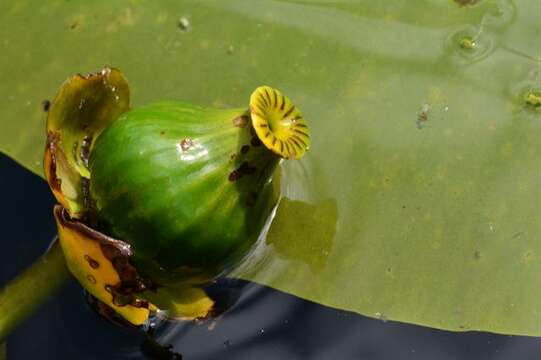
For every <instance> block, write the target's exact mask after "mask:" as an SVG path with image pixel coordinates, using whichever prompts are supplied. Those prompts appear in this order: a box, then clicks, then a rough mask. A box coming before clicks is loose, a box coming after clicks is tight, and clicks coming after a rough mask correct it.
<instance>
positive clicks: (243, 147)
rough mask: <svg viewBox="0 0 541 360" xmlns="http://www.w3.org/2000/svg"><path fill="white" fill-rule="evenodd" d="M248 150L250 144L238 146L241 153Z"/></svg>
mask: <svg viewBox="0 0 541 360" xmlns="http://www.w3.org/2000/svg"><path fill="white" fill-rule="evenodd" d="M248 151H250V145H242V147H241V148H240V152H241V154H246V153H247V152H248Z"/></svg>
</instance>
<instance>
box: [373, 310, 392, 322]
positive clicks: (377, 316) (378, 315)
mask: <svg viewBox="0 0 541 360" xmlns="http://www.w3.org/2000/svg"><path fill="white" fill-rule="evenodd" d="M374 315H375V316H376V318H377V319H378V320H381V321H383V322H387V321H388V320H389V319H388V318H387V316H386V315H385V314H384V313H380V312H379V311H378V312H376V313H374Z"/></svg>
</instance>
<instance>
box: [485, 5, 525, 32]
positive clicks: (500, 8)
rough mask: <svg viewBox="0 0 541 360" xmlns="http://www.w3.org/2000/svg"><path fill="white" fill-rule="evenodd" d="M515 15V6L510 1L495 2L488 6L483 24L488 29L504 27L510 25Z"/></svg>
mask: <svg viewBox="0 0 541 360" xmlns="http://www.w3.org/2000/svg"><path fill="white" fill-rule="evenodd" d="M516 14H517V8H516V5H515V4H514V3H513V1H512V0H497V1H494V2H492V3H491V4H490V7H489V8H488V11H487V13H486V15H485V16H484V17H483V24H484V25H486V26H490V27H506V26H509V25H511V24H512V23H513V22H514V20H515V18H516Z"/></svg>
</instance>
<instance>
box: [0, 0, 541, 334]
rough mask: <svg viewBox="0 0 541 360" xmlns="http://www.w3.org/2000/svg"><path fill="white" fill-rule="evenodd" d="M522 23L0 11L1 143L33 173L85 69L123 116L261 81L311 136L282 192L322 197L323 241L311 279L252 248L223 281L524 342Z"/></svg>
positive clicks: (405, 11)
mask: <svg viewBox="0 0 541 360" xmlns="http://www.w3.org/2000/svg"><path fill="white" fill-rule="evenodd" d="M540 14H541V4H540V3H539V2H537V1H535V0H520V1H515V2H512V1H507V0H492V1H491V0H486V1H480V2H478V3H477V4H475V6H459V5H458V4H457V3H456V2H454V1H447V2H438V3H436V2H431V1H419V2H405V1H393V2H374V1H370V0H366V1H362V2H359V3H356V4H353V3H348V2H337V3H329V2H322V1H317V2H307V1H268V2H260V3H257V4H255V3H253V2H251V1H247V0H245V1H242V0H238V1H228V2H222V1H208V2H204V3H201V2H196V1H186V2H182V3H177V2H172V1H171V2H160V3H144V4H143V3H141V2H134V1H118V2H115V3H110V2H93V3H83V2H77V1H72V2H64V1H52V2H48V3H47V4H37V5H36V4H34V3H32V2H29V1H17V2H4V3H2V4H1V5H0V34H1V37H0V51H1V52H2V53H3V54H5V56H2V57H0V68H1V69H2V72H1V73H0V80H1V81H2V85H1V86H0V121H1V122H2V123H1V124H2V131H1V132H0V147H1V149H2V151H4V152H6V153H7V154H9V155H11V156H13V157H14V158H15V159H17V161H19V162H21V163H22V164H24V165H25V166H26V167H28V168H30V169H31V170H33V171H35V172H38V173H39V172H40V171H41V170H40V169H41V163H40V162H41V156H42V151H43V144H44V141H45V131H44V121H45V112H44V110H43V105H42V103H43V101H44V100H47V99H51V97H52V96H53V95H54V93H55V92H56V89H57V88H58V86H59V85H60V83H61V82H62V81H63V80H64V79H65V78H67V77H68V76H69V75H71V74H74V73H77V72H91V71H96V70H98V69H101V68H102V67H103V66H104V65H110V66H115V67H117V68H120V69H121V70H122V71H123V72H124V73H125V74H126V77H127V78H128V81H129V83H130V86H131V94H132V95H133V96H132V103H133V105H134V106H139V105H142V104H146V103H149V102H152V101H156V100H164V99H180V100H185V101H190V102H193V103H199V104H203V105H212V106H218V107H232V106H243V105H244V104H247V102H248V96H249V94H250V92H251V90H252V89H254V88H255V87H257V86H259V85H262V84H268V85H270V86H274V87H277V88H279V89H281V90H282V91H284V93H287V94H288V96H290V97H291V98H292V99H294V101H295V103H296V104H297V105H298V106H299V107H300V108H302V110H303V115H304V117H305V119H306V121H307V123H308V124H309V125H310V127H311V129H312V147H311V150H310V152H309V154H308V155H307V156H306V157H305V158H304V159H303V160H302V161H301V163H300V164H294V163H292V162H286V163H284V165H283V181H282V186H283V193H284V195H285V196H286V197H287V198H288V199H290V200H291V201H298V202H304V203H306V204H309V205H312V206H317V204H318V203H319V202H321V201H324V200H325V199H332V200H334V201H335V202H336V207H335V208H334V207H328V211H329V213H328V217H329V218H330V217H332V216H333V214H335V215H336V216H337V219H336V227H335V229H336V231H335V233H334V236H333V238H332V240H331V243H332V244H329V243H328V241H329V240H328V239H326V240H325V243H323V242H318V241H319V240H318V238H317V237H313V244H312V247H311V249H316V248H317V247H319V248H320V249H321V251H329V250H327V249H330V251H329V253H328V256H327V258H326V261H325V262H318V264H319V263H322V264H324V265H323V266H321V269H320V270H318V271H314V270H313V266H310V264H309V261H308V263H307V261H306V256H312V255H308V254H309V252H308V254H303V256H298V257H296V256H293V258H291V257H285V256H283V254H284V250H280V247H279V246H276V249H274V248H273V246H274V245H276V244H277V243H276V242H275V243H274V245H273V244H267V243H264V242H263V243H262V244H261V246H260V247H259V248H258V249H257V252H256V253H254V255H253V256H254V258H253V259H252V260H251V262H249V264H248V265H251V267H250V266H247V264H244V265H243V266H242V267H241V268H240V269H239V271H238V272H237V273H236V274H237V275H238V276H241V277H244V278H247V279H250V280H254V281H256V282H259V283H262V284H264V285H269V286H271V287H274V288H276V289H280V290H283V291H285V292H288V293H291V294H294V295H297V296H299V297H302V298H305V299H309V300H313V301H316V302H318V303H321V304H324V305H327V306H332V307H337V308H342V309H346V310H352V311H355V312H358V313H361V314H364V315H368V316H372V317H381V316H382V314H383V316H385V318H387V319H390V320H398V321H405V322H411V323H416V324H422V325H428V326H433V327H438V328H443V329H451V330H456V331H465V330H474V329H480V330H488V331H494V332H502V333H513V334H528V335H541V325H540V324H541V304H540V303H539V301H538V299H539V296H540V295H541V288H540V287H539V286H537V284H539V281H540V279H541V262H540V261H539V258H540V256H541V238H540V237H539V236H540V235H539V234H541V231H540V230H541V222H540V221H539V214H540V213H541V201H540V200H539V198H540V195H541V191H540V190H541V188H540V185H539V184H541V171H539V170H540V169H539V154H540V153H541V142H539V140H538V139H539V131H540V129H541V114H540V112H539V107H538V106H535V104H536V101H537V100H536V97H535V96H534V95H535V94H536V93H537V92H538V91H539V88H540V87H541V69H540V59H539V56H540V51H541V48H540V45H539V41H538V34H539V31H540V30H541V29H540V25H539V21H538V19H539V15H540ZM44 19H55V20H54V21H52V20H51V21H44ZM179 19H184V20H186V21H184V20H182V21H180V20H179ZM179 21H180V22H179ZM180 23H182V24H188V25H187V26H183V27H184V28H179V24H180ZM532 94H534V95H532ZM530 95H532V96H530ZM532 102H533V103H532ZM279 211H280V209H279ZM295 211H296V210H291V209H290V210H288V212H289V216H285V217H284V214H282V215H281V219H282V220H281V221H282V222H281V224H282V225H281V226H280V227H279V228H274V229H270V230H269V231H270V233H271V234H272V235H273V237H278V238H279V237H280V236H286V234H287V237H288V240H289V241H290V245H288V249H287V250H286V253H288V251H292V253H294V251H293V250H291V249H302V246H301V244H299V243H296V241H306V238H305V237H303V236H299V237H294V236H291V235H290V233H289V231H290V230H291V229H292V228H294V224H295V223H294V222H295V217H296V213H295ZM318 216H324V215H322V214H321V213H319V214H318ZM285 218H289V219H290V222H288V221H287V220H284V219H285ZM321 224H322V225H321V226H325V229H327V228H328V223H326V222H321ZM313 226H314V228H312V229H311V230H310V231H312V232H316V233H317V232H319V228H318V226H319V225H318V224H314V225H313ZM299 231H301V230H299ZM284 243H285V242H283V241H282V242H278V244H284ZM289 247H290V248H289ZM280 252H282V255H281V254H280ZM314 256H316V257H317V256H320V255H319V254H318V255H314ZM314 261H316V260H314ZM316 262H317V261H316Z"/></svg>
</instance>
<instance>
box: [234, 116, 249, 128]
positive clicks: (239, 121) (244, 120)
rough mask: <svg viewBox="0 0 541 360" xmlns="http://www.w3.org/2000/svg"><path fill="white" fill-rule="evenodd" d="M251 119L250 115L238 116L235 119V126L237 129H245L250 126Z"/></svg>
mask: <svg viewBox="0 0 541 360" xmlns="http://www.w3.org/2000/svg"><path fill="white" fill-rule="evenodd" d="M249 120H250V117H249V116H248V115H241V116H237V117H236V118H234V119H233V125H234V126H236V127H240V128H243V127H245V126H246V125H247V124H248V121H249Z"/></svg>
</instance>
